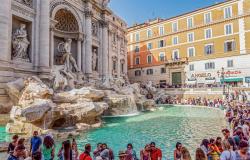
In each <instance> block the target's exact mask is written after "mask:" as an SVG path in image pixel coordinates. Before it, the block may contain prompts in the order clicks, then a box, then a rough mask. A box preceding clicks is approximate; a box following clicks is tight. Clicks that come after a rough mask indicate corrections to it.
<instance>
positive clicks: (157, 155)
mask: <svg viewBox="0 0 250 160" xmlns="http://www.w3.org/2000/svg"><path fill="white" fill-rule="evenodd" d="M159 158H160V159H162V153H161V150H160V149H159V148H156V149H155V150H153V151H151V160H158V159H159Z"/></svg>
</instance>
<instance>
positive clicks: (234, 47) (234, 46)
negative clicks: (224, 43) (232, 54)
mask: <svg viewBox="0 0 250 160" xmlns="http://www.w3.org/2000/svg"><path fill="white" fill-rule="evenodd" d="M232 45H233V51H234V50H236V43H235V41H233V44H232Z"/></svg>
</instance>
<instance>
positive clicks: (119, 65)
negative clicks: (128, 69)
mask: <svg viewBox="0 0 250 160" xmlns="http://www.w3.org/2000/svg"><path fill="white" fill-rule="evenodd" d="M121 40H122V39H121V37H120V36H119V37H118V40H117V77H118V78H120V76H121Z"/></svg>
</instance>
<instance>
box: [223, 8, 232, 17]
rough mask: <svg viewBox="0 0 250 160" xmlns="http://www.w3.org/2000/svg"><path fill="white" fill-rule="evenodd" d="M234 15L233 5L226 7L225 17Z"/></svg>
mask: <svg viewBox="0 0 250 160" xmlns="http://www.w3.org/2000/svg"><path fill="white" fill-rule="evenodd" d="M231 17H232V6H229V7H226V8H224V18H231Z"/></svg>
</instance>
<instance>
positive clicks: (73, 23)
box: [55, 9, 79, 32]
mask: <svg viewBox="0 0 250 160" xmlns="http://www.w3.org/2000/svg"><path fill="white" fill-rule="evenodd" d="M55 20H56V21H57V22H58V23H57V24H56V26H55V27H56V29H57V30H60V31H65V32H79V26H78V23H77V20H76V18H75V16H74V15H73V14H72V13H71V12H70V11H69V10H66V9H60V10H58V11H57V12H56V15H55Z"/></svg>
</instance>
